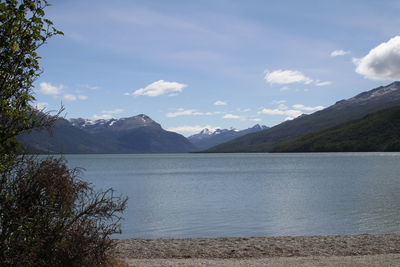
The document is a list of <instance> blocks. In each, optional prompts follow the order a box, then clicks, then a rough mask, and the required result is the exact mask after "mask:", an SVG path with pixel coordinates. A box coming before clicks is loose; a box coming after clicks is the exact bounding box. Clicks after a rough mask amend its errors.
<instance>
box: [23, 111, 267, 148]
mask: <svg viewBox="0 0 400 267" xmlns="http://www.w3.org/2000/svg"><path fill="white" fill-rule="evenodd" d="M262 129H266V126H260V125H255V126H253V127H252V128H249V129H246V130H242V131H237V130H233V129H230V130H228V129H218V130H216V131H213V132H211V131H209V130H208V129H204V130H202V131H201V132H200V133H199V134H196V135H193V136H191V137H189V138H188V139H187V138H185V137H184V136H182V135H180V134H178V133H174V132H170V131H166V130H164V129H163V128H162V127H161V125H160V124H159V123H157V122H155V121H154V120H152V119H151V118H150V117H148V116H146V115H144V114H140V115H137V116H133V117H129V118H121V119H109V120H103V119H101V120H95V121H93V120H88V119H82V118H77V119H70V120H66V119H63V118H59V119H58V120H56V123H55V125H54V127H53V128H52V129H51V131H50V132H48V131H46V130H35V131H33V132H31V133H29V134H24V135H22V136H20V137H19V140H20V141H21V142H23V143H24V144H25V146H26V147H27V148H28V151H30V152H32V153H41V154H43V153H44V154H53V153H65V154H86V153H88V154H90V153H95V154H108V153H113V154H115V153H187V152H194V151H198V150H200V149H206V148H209V147H210V146H213V145H217V144H221V143H223V142H226V141H229V140H231V139H233V138H236V137H238V136H241V135H244V134H247V133H250V132H255V131H260V130H262Z"/></svg>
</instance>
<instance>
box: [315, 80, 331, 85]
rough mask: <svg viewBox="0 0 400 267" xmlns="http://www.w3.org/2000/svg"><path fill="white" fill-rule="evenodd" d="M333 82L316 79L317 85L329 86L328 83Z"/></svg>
mask: <svg viewBox="0 0 400 267" xmlns="http://www.w3.org/2000/svg"><path fill="white" fill-rule="evenodd" d="M331 84H332V82H331V81H325V82H321V81H318V80H317V81H315V85H316V86H327V85H331Z"/></svg>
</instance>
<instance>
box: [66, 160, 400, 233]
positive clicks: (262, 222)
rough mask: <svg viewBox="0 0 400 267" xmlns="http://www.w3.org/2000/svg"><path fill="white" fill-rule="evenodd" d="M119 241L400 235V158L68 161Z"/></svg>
mask: <svg viewBox="0 0 400 267" xmlns="http://www.w3.org/2000/svg"><path fill="white" fill-rule="evenodd" d="M66 158H67V160H68V162H69V164H70V165H71V166H80V167H83V168H85V169H86V171H85V172H84V173H83V178H84V179H85V180H88V181H90V182H92V183H93V184H94V185H95V186H96V188H99V189H100V188H103V189H105V188H109V187H113V188H114V189H116V190H117V191H118V192H119V193H121V194H123V195H126V196H128V197H129V202H128V208H127V210H126V212H125V215H124V217H125V221H124V222H123V235H122V236H121V237H122V238H128V237H140V238H160V237H163V238H167V237H168V238H172V237H174V238H183V237H222V236H224V237H225V236H272V235H274V236H276V235H334V234H358V233H400V153H320V154H161V155H160V154H157V155H67V156H66Z"/></svg>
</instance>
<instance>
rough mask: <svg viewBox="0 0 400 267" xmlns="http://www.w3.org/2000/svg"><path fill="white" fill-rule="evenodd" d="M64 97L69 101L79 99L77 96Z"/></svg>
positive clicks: (66, 95)
mask: <svg viewBox="0 0 400 267" xmlns="http://www.w3.org/2000/svg"><path fill="white" fill-rule="evenodd" d="M63 97H64V99H65V100H67V101H75V100H76V99H77V97H76V95H72V94H65V95H64V96H63Z"/></svg>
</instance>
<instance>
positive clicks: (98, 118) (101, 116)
mask: <svg viewBox="0 0 400 267" xmlns="http://www.w3.org/2000/svg"><path fill="white" fill-rule="evenodd" d="M93 118H94V119H95V120H109V119H112V116H111V115H110V114H103V115H96V114H94V115H93Z"/></svg>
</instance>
